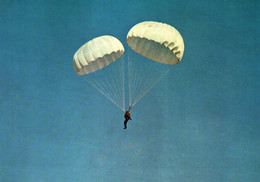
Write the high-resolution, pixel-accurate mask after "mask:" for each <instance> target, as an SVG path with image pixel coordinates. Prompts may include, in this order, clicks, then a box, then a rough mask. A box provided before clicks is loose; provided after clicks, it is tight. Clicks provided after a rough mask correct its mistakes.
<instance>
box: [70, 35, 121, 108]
mask: <svg viewBox="0 0 260 182" xmlns="http://www.w3.org/2000/svg"><path fill="white" fill-rule="evenodd" d="M123 53H124V47H123V45H122V43H121V42H120V41H119V40H118V39H117V38H115V37H113V36H109V35H104V36H100V37H97V38H94V39H92V40H90V41H88V42H87V43H86V44H84V45H83V46H81V47H80V48H79V49H78V50H77V52H76V53H75V54H74V57H73V67H74V70H75V72H76V73H77V74H78V75H82V76H83V77H84V78H85V79H86V80H87V81H88V82H89V83H90V84H91V85H92V86H93V87H95V88H96V89H97V90H98V91H99V92H100V93H102V94H103V95H105V96H106V97H107V98H108V99H109V100H110V101H112V102H113V103H114V104H115V105H117V106H118V107H119V108H120V109H121V110H122V111H125V90H124V62H123V60H120V59H119V58H120V57H121V56H122V55H123ZM110 64H111V65H110Z"/></svg>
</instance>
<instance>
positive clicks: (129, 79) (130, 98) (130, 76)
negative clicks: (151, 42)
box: [127, 53, 132, 106]
mask: <svg viewBox="0 0 260 182" xmlns="http://www.w3.org/2000/svg"><path fill="white" fill-rule="evenodd" d="M127 58H128V59H127V64H128V69H127V70H128V94H129V105H130V106H131V105H132V95H131V86H132V85H131V79H132V74H131V72H132V70H130V69H131V66H130V64H131V63H130V56H129V53H128V54H127Z"/></svg>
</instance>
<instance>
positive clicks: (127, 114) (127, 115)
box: [124, 111, 132, 129]
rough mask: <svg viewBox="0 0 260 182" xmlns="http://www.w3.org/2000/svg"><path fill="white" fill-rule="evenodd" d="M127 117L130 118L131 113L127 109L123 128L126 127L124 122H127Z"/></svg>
mask: <svg viewBox="0 0 260 182" xmlns="http://www.w3.org/2000/svg"><path fill="white" fill-rule="evenodd" d="M129 119H130V120H132V118H131V114H130V113H129V111H126V112H125V121H124V125H125V128H124V129H126V128H127V125H126V124H127V121H128V120H129Z"/></svg>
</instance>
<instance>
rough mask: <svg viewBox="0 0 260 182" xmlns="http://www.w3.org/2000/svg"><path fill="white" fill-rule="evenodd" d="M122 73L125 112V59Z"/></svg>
mask: <svg viewBox="0 0 260 182" xmlns="http://www.w3.org/2000/svg"><path fill="white" fill-rule="evenodd" d="M123 56H124V55H123ZM123 58H124V57H123ZM121 72H122V92H123V93H122V94H123V108H124V112H125V58H124V59H123V60H122V66H121Z"/></svg>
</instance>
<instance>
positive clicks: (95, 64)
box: [73, 21, 184, 111]
mask: <svg viewBox="0 0 260 182" xmlns="http://www.w3.org/2000/svg"><path fill="white" fill-rule="evenodd" d="M126 41H127V44H128V45H129V47H130V48H131V49H132V50H133V51H132V50H131V49H129V51H128V59H126V60H127V63H128V64H127V66H128V67H127V72H126V74H127V77H128V94H129V105H130V106H132V107H133V106H134V105H135V104H137V102H139V101H140V100H141V99H142V98H143V97H144V96H145V95H146V94H147V93H148V92H149V91H150V90H151V89H152V88H153V87H154V86H155V85H156V84H157V83H158V82H159V81H160V80H161V79H162V78H163V77H164V76H165V75H166V74H167V73H168V71H169V70H170V69H171V67H172V65H175V64H178V63H179V62H180V61H181V59H182V57H183V53H184V42H183V38H182V36H181V34H180V33H179V32H178V31H177V30H176V29H175V28H174V27H172V26H170V25H167V24H165V23H160V22H154V21H145V22H141V23H138V24H136V25H135V26H133V27H132V28H131V29H130V31H129V32H128V34H127V40H126ZM123 54H124V47H123V45H122V43H121V42H120V41H119V40H118V39H117V38H115V37H112V36H108V35H105V36H101V37H97V38H94V39H93V40H91V41H89V42H87V43H86V44H84V45H83V46H81V47H80V48H79V50H78V51H77V52H76V53H75V54H74V57H73V67H74V70H75V72H76V73H77V74H78V75H82V76H84V78H85V79H86V80H87V81H88V82H89V83H90V84H91V85H92V86H93V87H95V88H96V89H97V90H98V91H99V92H101V93H102V94H103V95H105V96H106V97H107V98H108V99H109V100H110V101H112V102H113V103H114V104H115V105H117V106H118V107H119V108H120V109H121V110H122V111H125V91H126V90H125V76H126V75H125V66H124V62H125V61H126V60H124V56H122V55H123ZM121 56H122V57H123V58H121ZM110 64H111V65H110Z"/></svg>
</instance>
